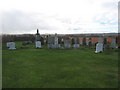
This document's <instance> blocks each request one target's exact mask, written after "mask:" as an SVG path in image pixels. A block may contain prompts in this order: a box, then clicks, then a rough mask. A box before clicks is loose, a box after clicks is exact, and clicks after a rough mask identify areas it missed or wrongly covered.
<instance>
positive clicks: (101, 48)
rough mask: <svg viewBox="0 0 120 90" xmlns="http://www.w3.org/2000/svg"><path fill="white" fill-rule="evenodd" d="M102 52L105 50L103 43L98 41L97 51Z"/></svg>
mask: <svg viewBox="0 0 120 90" xmlns="http://www.w3.org/2000/svg"><path fill="white" fill-rule="evenodd" d="M100 52H103V44H102V43H97V45H96V51H95V53H100Z"/></svg>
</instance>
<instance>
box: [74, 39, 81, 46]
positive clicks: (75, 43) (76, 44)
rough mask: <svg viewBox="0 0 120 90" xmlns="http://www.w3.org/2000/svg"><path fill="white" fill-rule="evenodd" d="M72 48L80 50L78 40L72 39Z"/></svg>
mask: <svg viewBox="0 0 120 90" xmlns="http://www.w3.org/2000/svg"><path fill="white" fill-rule="evenodd" d="M73 48H80V45H79V38H77V37H75V38H74V45H73Z"/></svg>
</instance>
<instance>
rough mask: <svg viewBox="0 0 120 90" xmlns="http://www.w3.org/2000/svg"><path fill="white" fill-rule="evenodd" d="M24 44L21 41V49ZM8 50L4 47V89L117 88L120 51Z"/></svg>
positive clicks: (18, 45)
mask: <svg viewBox="0 0 120 90" xmlns="http://www.w3.org/2000/svg"><path fill="white" fill-rule="evenodd" d="M20 46H21V45H20V44H19V43H18V42H17V47H20ZM34 46H35V45H30V47H31V48H24V49H19V48H18V49H17V50H8V49H7V48H6V47H5V46H4V45H3V52H2V65H3V78H2V79H3V88H117V87H118V50H106V51H104V52H103V53H99V54H95V53H94V51H95V49H88V48H85V49H78V50H75V49H71V50H62V49H47V48H42V49H35V48H34Z"/></svg>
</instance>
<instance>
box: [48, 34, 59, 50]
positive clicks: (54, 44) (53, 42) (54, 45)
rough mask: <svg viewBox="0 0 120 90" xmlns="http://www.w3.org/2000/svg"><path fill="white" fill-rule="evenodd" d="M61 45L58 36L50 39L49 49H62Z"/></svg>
mask: <svg viewBox="0 0 120 90" xmlns="http://www.w3.org/2000/svg"><path fill="white" fill-rule="evenodd" d="M60 47H61V46H60V44H58V37H57V34H55V36H49V37H48V48H60Z"/></svg>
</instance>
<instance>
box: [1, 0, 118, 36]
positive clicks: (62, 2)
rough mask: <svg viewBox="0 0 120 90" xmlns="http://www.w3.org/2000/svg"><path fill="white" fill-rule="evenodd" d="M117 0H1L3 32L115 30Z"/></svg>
mask: <svg viewBox="0 0 120 90" xmlns="http://www.w3.org/2000/svg"><path fill="white" fill-rule="evenodd" d="M118 2H119V0H2V1H1V3H0V18H1V20H0V30H1V31H0V32H1V33H3V34H34V33H36V31H37V29H39V33H41V34H54V33H58V34H81V33H117V32H118Z"/></svg>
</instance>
